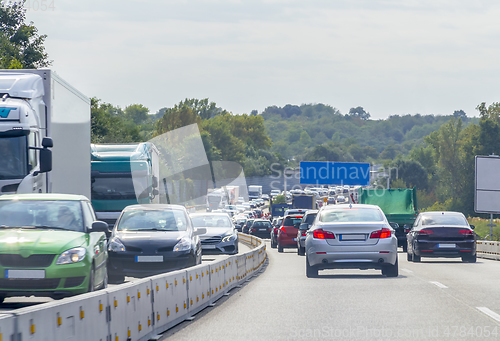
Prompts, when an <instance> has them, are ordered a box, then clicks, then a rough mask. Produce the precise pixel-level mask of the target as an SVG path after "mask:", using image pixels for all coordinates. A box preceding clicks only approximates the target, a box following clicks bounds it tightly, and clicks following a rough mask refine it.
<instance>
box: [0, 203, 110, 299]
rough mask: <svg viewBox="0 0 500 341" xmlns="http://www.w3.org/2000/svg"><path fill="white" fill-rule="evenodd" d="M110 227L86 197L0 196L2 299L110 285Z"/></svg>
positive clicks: (77, 291)
mask: <svg viewBox="0 0 500 341" xmlns="http://www.w3.org/2000/svg"><path fill="white" fill-rule="evenodd" d="M107 231H108V224H106V223H105V222H102V221H97V220H96V217H95V214H94V210H93V209H92V206H91V204H90V200H89V199H87V198H86V197H85V196H81V195H70V194H41V193H36V194H12V195H2V196H0V303H1V302H3V300H4V299H5V297H8V296H31V295H36V296H49V297H52V298H62V297H65V296H71V295H76V294H80V293H84V292H88V291H94V290H96V289H99V288H106V286H107V283H108V275H107V261H108V252H107V247H106V232H107Z"/></svg>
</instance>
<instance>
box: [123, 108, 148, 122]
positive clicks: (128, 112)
mask: <svg viewBox="0 0 500 341" xmlns="http://www.w3.org/2000/svg"><path fill="white" fill-rule="evenodd" d="M148 113H149V109H148V108H146V107H145V106H143V105H142V104H131V105H129V106H127V107H125V110H124V114H125V118H126V119H128V120H130V121H132V122H134V123H135V124H137V125H139V124H143V123H145V122H146V121H147V120H148V118H149V115H148Z"/></svg>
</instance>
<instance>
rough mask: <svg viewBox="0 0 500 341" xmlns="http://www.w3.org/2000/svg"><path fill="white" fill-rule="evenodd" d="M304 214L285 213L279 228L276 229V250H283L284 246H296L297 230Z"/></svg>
mask: <svg viewBox="0 0 500 341" xmlns="http://www.w3.org/2000/svg"><path fill="white" fill-rule="evenodd" d="M302 217H304V214H300V215H298V214H294V215H287V216H285V217H284V219H283V222H282V223H281V226H280V228H279V229H278V238H277V241H278V245H277V246H278V252H283V249H284V248H296V247H297V232H298V231H299V225H300V222H301V221H302Z"/></svg>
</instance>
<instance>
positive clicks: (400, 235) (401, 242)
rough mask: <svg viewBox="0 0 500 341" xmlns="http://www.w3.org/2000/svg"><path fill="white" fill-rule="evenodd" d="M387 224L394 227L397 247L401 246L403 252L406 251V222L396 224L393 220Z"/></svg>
mask: <svg viewBox="0 0 500 341" xmlns="http://www.w3.org/2000/svg"><path fill="white" fill-rule="evenodd" d="M389 225H391V227H392V228H393V229H394V234H395V235H396V238H397V239H398V247H399V246H401V247H402V248H403V252H406V251H407V245H408V243H407V241H406V233H408V230H407V227H408V225H407V224H398V223H394V222H389Z"/></svg>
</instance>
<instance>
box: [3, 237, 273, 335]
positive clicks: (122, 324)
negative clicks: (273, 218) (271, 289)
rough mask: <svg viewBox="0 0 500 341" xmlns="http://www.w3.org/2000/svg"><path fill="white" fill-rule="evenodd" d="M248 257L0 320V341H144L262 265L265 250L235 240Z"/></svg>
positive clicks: (251, 241)
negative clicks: (243, 247) (245, 250)
mask: <svg viewBox="0 0 500 341" xmlns="http://www.w3.org/2000/svg"><path fill="white" fill-rule="evenodd" d="M240 241H241V242H242V243H245V244H248V245H251V246H253V247H254V248H253V249H252V250H251V251H248V252H246V253H244V254H241V255H234V256H229V257H227V258H226V259H224V260H220V261H216V262H211V263H208V264H200V265H197V266H194V267H190V268H186V269H183V270H178V271H174V272H169V273H166V274H161V275H157V276H154V277H148V278H145V279H142V280H139V281H135V282H131V283H125V284H122V285H119V286H116V287H113V288H108V289H105V290H100V291H96V292H92V293H87V294H82V295H78V296H75V297H71V298H67V299H64V300H61V301H54V302H50V303H45V304H41V305H37V306H33V307H26V308H21V309H18V310H15V311H13V312H11V313H8V314H0V340H11V341H22V340H40V341H46V340H54V341H58V340H85V341H86V340H101V341H122V340H123V341H125V340H127V341H128V340H131V341H135V340H138V341H144V340H148V339H150V338H151V337H153V336H155V335H157V334H160V333H162V332H164V331H165V330H167V329H169V328H171V327H173V326H175V325H176V324H179V323H181V322H183V321H184V320H186V319H189V318H191V317H192V316H193V315H194V314H196V313H198V312H199V311H201V310H203V309H204V308H206V307H208V306H209V305H212V304H213V303H214V302H215V301H217V300H218V299H219V298H221V297H222V296H223V295H224V294H226V293H227V292H228V291H229V290H231V289H232V288H234V287H235V286H237V285H238V284H239V283H241V282H242V281H245V280H247V279H248V278H249V277H252V276H253V275H255V273H256V272H257V271H258V270H259V269H260V268H261V267H262V264H264V262H265V260H266V258H267V254H266V245H265V244H264V243H263V242H262V241H261V240H260V239H259V238H256V237H254V236H249V235H246V234H245V235H243V234H240Z"/></svg>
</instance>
